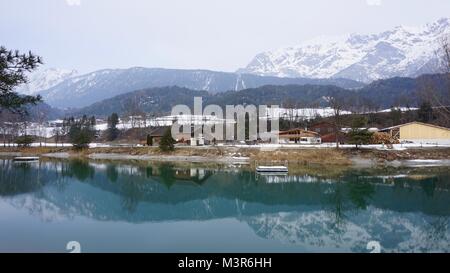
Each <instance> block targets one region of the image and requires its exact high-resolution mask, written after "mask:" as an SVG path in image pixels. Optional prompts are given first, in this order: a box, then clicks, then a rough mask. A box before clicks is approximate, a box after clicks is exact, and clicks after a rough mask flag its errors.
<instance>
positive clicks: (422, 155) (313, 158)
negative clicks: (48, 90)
mask: <svg viewBox="0 0 450 273" xmlns="http://www.w3.org/2000/svg"><path fill="white" fill-rule="evenodd" d="M0 155H4V156H5V155H11V156H13V155H37V156H44V157H55V158H58V157H59V158H68V157H70V158H76V157H80V158H91V159H108V158H111V159H125V160H127V159H131V160H133V159H138V160H139V159H141V160H155V161H158V160H159V161H186V162H189V161H193V162H208V161H211V162H222V163H244V162H248V163H252V162H261V163H263V162H288V163H296V164H305V165H306V164H320V165H344V166H346V165H354V164H356V162H359V163H361V162H366V163H370V164H384V163H388V162H393V161H401V160H414V159H435V160H450V148H414V149H406V150H376V149H360V150H356V149H339V150H336V149H335V148H320V149H299V148H294V149H287V148H275V149H254V148H237V147H223V146H222V147H202V148H197V147H179V148H177V149H175V151H173V152H169V153H163V152H161V151H160V150H159V148H157V147H108V148H89V149H84V150H78V151H77V150H73V149H72V148H69V147H27V148H18V147H0Z"/></svg>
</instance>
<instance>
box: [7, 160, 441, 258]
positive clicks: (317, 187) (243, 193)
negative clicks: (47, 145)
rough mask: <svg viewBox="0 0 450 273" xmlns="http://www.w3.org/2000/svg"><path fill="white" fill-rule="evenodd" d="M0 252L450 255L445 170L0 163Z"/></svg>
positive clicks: (105, 163)
mask: <svg viewBox="0 0 450 273" xmlns="http://www.w3.org/2000/svg"><path fill="white" fill-rule="evenodd" d="M0 231H1V232H0V252H68V250H66V245H67V243H68V242H69V241H77V242H79V244H80V245H81V251H82V252H369V250H367V248H366V247H367V243H368V242H370V241H377V242H378V243H379V244H380V246H381V251H382V252H449V251H450V170H449V169H448V168H445V167H441V168H428V167H424V168H403V169H348V170H338V171H334V170H328V169H327V168H323V169H320V168H319V170H317V169H315V170H313V171H311V172H309V171H308V170H303V169H301V170H299V171H297V172H296V174H291V173H290V174H289V175H287V176H260V175H256V174H255V172H254V171H252V170H251V169H248V168H240V167H226V166H204V165H196V164H189V165H187V164H184V165H175V164H157V163H142V162H141V163H135V164H133V163H113V162H103V161H102V162H99V161H80V160H49V161H40V162H37V163H26V164H20V163H14V162H12V161H11V160H9V159H0Z"/></svg>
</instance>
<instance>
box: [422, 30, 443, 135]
mask: <svg viewBox="0 0 450 273" xmlns="http://www.w3.org/2000/svg"><path fill="white" fill-rule="evenodd" d="M436 56H437V59H438V62H437V66H438V71H439V72H441V73H442V75H441V76H440V77H439V78H438V79H437V80H433V79H432V78H422V79H421V81H420V83H419V84H420V85H419V97H420V98H421V100H422V101H423V102H428V103H431V104H432V105H433V108H434V109H433V110H435V112H436V113H437V114H438V116H439V118H440V119H441V120H442V121H441V122H440V123H442V124H445V125H446V126H450V36H446V37H443V38H442V39H441V40H440V42H439V50H438V51H437V52H436Z"/></svg>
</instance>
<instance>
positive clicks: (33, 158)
mask: <svg viewBox="0 0 450 273" xmlns="http://www.w3.org/2000/svg"><path fill="white" fill-rule="evenodd" d="M14 161H15V162H34V161H39V157H37V156H18V157H14Z"/></svg>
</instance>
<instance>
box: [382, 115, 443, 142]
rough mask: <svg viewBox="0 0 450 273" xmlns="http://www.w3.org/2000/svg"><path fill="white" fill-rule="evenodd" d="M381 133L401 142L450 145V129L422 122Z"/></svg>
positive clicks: (407, 124) (395, 127)
mask: <svg viewBox="0 0 450 273" xmlns="http://www.w3.org/2000/svg"><path fill="white" fill-rule="evenodd" d="M380 132H386V133H388V134H390V136H391V137H392V138H393V139H397V140H399V141H403V142H405V141H411V142H415V143H423V144H428V143H429V144H450V129H449V128H446V127H441V126H437V125H434V124H428V123H422V122H417V121H414V122H410V123H405V124H401V125H397V126H393V127H389V128H384V129H381V130H380Z"/></svg>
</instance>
